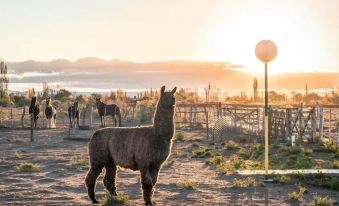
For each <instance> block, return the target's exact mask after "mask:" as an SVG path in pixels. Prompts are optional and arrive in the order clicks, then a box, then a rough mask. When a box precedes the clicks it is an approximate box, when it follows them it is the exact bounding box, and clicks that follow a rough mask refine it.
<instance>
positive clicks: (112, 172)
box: [103, 164, 117, 196]
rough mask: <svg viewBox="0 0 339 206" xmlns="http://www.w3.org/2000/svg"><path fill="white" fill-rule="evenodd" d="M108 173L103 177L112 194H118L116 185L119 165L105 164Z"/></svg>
mask: <svg viewBox="0 0 339 206" xmlns="http://www.w3.org/2000/svg"><path fill="white" fill-rule="evenodd" d="M105 169H106V174H105V177H104V179H103V181H104V185H105V187H106V189H107V190H108V191H109V192H110V194H111V195H114V196H116V195H117V192H116V187H115V177H116V173H117V167H116V165H115V164H107V165H105Z"/></svg>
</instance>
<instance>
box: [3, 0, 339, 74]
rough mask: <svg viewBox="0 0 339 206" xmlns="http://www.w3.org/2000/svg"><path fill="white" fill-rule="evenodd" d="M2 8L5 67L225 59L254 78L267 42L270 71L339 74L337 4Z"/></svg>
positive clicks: (287, 1)
mask: <svg viewBox="0 0 339 206" xmlns="http://www.w3.org/2000/svg"><path fill="white" fill-rule="evenodd" d="M0 8H1V12H0V25H1V34H0V48H1V52H0V56H1V57H2V58H4V59H5V60H7V61H23V60H27V59H34V60H51V59H57V58H67V59H71V60H75V59H77V58H82V57H87V56H95V57H100V58H105V59H125V60H135V61H142V62H147V61H163V60H170V59H192V60H222V61H232V62H234V63H237V64H242V65H244V66H246V67H247V68H246V69H248V70H251V71H254V72H259V71H262V65H261V63H260V62H258V60H257V59H256V58H255V55H254V47H255V44H256V43H257V42H258V41H259V40H261V39H271V40H273V41H275V42H276V43H277V45H278V56H277V58H276V59H275V60H274V61H273V62H272V64H271V65H270V69H271V70H272V71H278V72H285V71H337V72H339V0H313V1H311V0H297V1H296V0H223V1H221V0H220V1H217V0H214V1H211V0H190V1H188V0H186V1H182V0H171V1H158V0H149V1H140V0H128V1H127V0H124V1H105V0H100V1H91V0H73V1H67V0H61V1H60V0H59V1H44V0H32V1H19V0H13V1H6V2H4V1H1V2H0Z"/></svg>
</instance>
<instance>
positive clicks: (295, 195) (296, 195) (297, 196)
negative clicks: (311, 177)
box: [288, 185, 307, 201]
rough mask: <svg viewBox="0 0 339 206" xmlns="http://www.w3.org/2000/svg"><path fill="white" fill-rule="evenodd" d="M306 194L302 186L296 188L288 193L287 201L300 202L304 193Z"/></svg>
mask: <svg viewBox="0 0 339 206" xmlns="http://www.w3.org/2000/svg"><path fill="white" fill-rule="evenodd" d="M306 192H307V189H306V188H305V187H303V186H300V185H299V186H298V190H297V191H294V192H291V193H288V199H289V200H291V201H302V200H303V199H304V193H306Z"/></svg>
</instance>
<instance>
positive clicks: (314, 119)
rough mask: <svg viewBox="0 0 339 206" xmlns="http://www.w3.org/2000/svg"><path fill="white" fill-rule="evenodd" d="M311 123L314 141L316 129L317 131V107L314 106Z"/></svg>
mask: <svg viewBox="0 0 339 206" xmlns="http://www.w3.org/2000/svg"><path fill="white" fill-rule="evenodd" d="M311 112H312V114H310V115H311V125H312V134H311V136H312V142H315V137H316V131H317V120H316V107H313V108H312V110H311Z"/></svg>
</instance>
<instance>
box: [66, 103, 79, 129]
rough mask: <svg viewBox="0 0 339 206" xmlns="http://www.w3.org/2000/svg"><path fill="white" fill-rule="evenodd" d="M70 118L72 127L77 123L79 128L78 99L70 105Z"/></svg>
mask: <svg viewBox="0 0 339 206" xmlns="http://www.w3.org/2000/svg"><path fill="white" fill-rule="evenodd" d="M68 118H69V125H70V127H71V128H73V127H75V125H77V126H78V128H79V103H78V102H77V101H75V102H74V104H73V106H70V107H68Z"/></svg>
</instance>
